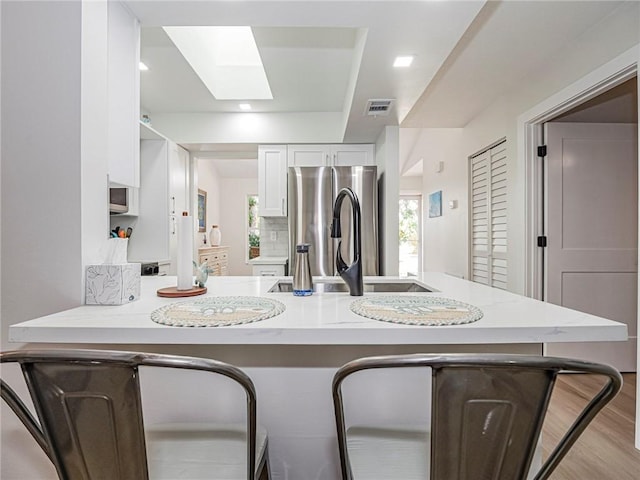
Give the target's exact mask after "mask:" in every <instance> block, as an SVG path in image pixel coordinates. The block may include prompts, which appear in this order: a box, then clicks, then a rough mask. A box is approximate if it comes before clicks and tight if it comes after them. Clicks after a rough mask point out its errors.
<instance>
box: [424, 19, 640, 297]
mask: <svg viewBox="0 0 640 480" xmlns="http://www.w3.org/2000/svg"><path fill="white" fill-rule="evenodd" d="M637 41H638V30H637V19H635V18H631V19H630V18H627V17H626V16H625V11H624V9H619V10H617V11H616V12H615V13H614V14H613V15H611V16H609V17H607V18H605V19H603V20H602V21H601V22H600V23H599V24H598V25H596V26H595V27H594V28H592V29H591V30H589V31H587V32H585V33H584V35H583V36H581V37H580V38H578V39H577V40H576V41H575V42H573V43H572V44H570V45H568V46H567V47H566V48H564V49H559V50H558V52H557V53H556V55H555V57H552V58H549V59H548V62H547V64H546V65H545V68H544V69H538V70H537V71H532V72H531V74H530V75H528V76H527V77H526V78H522V79H521V82H520V84H519V86H518V88H516V89H515V90H513V91H510V92H505V94H504V95H503V96H502V97H500V98H498V99H496V100H495V101H494V102H493V103H492V104H491V105H490V106H489V107H488V108H486V109H485V110H484V111H483V112H482V113H480V114H479V115H478V116H477V117H475V118H474V119H473V120H472V121H471V122H469V123H468V124H467V125H466V126H465V127H464V128H463V129H462V132H461V134H460V136H459V140H458V142H456V143H455V144H452V145H450V148H448V149H447V150H448V151H447V152H444V153H443V155H445V156H447V157H451V158H453V157H455V156H458V157H459V158H460V161H462V162H465V165H466V159H467V158H468V157H469V156H470V155H472V154H474V153H476V152H478V151H480V150H481V149H483V148H485V147H486V146H488V145H491V144H492V143H494V142H495V141H497V140H499V139H501V138H505V137H506V139H507V157H508V162H509V164H508V169H509V171H508V186H509V190H508V203H509V209H508V215H509V217H508V221H509V233H508V239H507V241H508V250H509V255H508V262H509V277H508V286H509V287H508V288H509V290H511V291H514V292H517V293H524V285H525V284H524V271H525V269H524V265H525V238H524V235H525V186H524V165H523V163H522V162H523V160H522V159H521V158H519V157H518V148H517V138H518V136H517V133H518V132H517V128H516V127H517V119H518V116H519V115H521V114H522V113H523V112H525V111H527V110H529V109H530V108H532V107H533V106H535V105H537V104H539V103H540V102H542V101H543V100H545V99H546V98H548V97H550V96H551V95H553V94H554V93H556V92H558V91H560V90H561V89H563V88H565V87H567V86H568V85H570V84H572V83H573V82H575V81H576V80H578V79H580V78H582V77H584V76H585V75H587V74H588V73H589V72H591V71H593V70H595V69H596V68H598V67H599V66H600V65H602V64H604V63H606V62H607V61H608V60H610V59H613V58H615V57H616V56H618V55H620V54H622V53H623V52H625V51H626V50H628V49H629V48H630V47H631V46H633V45H634V44H636V43H637ZM445 169H446V165H445ZM428 171H429V168H428V167H427V166H425V172H427V174H426V175H427V176H428ZM467 175H468V173H467V169H466V166H465V168H460V169H459V170H457V172H456V173H455V175H453V176H452V177H447V180H446V184H448V185H454V184H457V185H467ZM424 181H425V192H426V193H430V192H431V191H432V189H433V188H432V187H435V186H436V184H437V183H438V181H437V180H434V179H428V178H425V180H424ZM465 188H466V187H465ZM443 194H444V190H443ZM460 195H461V197H460V212H461V213H462V212H463V211H464V212H466V208H467V206H466V203H468V199H467V197H466V195H465V194H464V193H462V192H461V193H460ZM443 201H444V202H445V203H446V200H445V199H443ZM426 202H427V198H425V203H426ZM425 208H426V207H425ZM431 223H433V222H431ZM425 228H426V229H427V230H428V228H429V227H428V225H425ZM448 236H449V238H450V239H451V240H453V241H456V240H458V239H464V240H462V241H460V245H459V248H457V249H450V248H448V244H447V245H441V246H440V247H439V248H438V249H433V248H434V247H435V246H436V245H437V244H435V245H431V250H430V245H429V241H427V240H426V238H425V240H426V241H425V253H428V254H429V256H430V257H431V260H429V259H428V257H425V262H426V263H425V264H426V265H427V266H429V265H430V264H431V265H434V262H435V259H436V258H438V259H439V260H437V265H438V267H439V269H441V270H444V271H451V272H452V273H454V272H455V271H456V270H458V269H459V268H460V267H461V265H462V263H465V264H466V260H465V262H461V261H460V255H462V254H464V255H467V254H468V253H467V252H468V239H467V225H466V223H465V222H459V223H458V225H457V226H452V228H451V229H449V232H448ZM465 276H466V275H465Z"/></svg>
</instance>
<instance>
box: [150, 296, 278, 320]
mask: <svg viewBox="0 0 640 480" xmlns="http://www.w3.org/2000/svg"><path fill="white" fill-rule="evenodd" d="M284 310H285V306H284V304H282V303H281V302H278V301H277V300H271V299H268V298H262V297H235V296H234V297H202V298H198V299H195V300H188V301H184V302H177V303H172V304H170V305H165V306H164V307H160V308H158V309H157V310H154V311H153V312H151V320H153V321H154V322H156V323H160V324H162V325H169V326H172V327H225V326H229V325H241V324H243V323H252V322H258V321H260V320H265V319H267V318H271V317H275V316H276V315H279V314H281V313H282V312H284Z"/></svg>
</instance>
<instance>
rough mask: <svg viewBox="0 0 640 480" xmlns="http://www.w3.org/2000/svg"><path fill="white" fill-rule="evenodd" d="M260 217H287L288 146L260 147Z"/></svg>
mask: <svg viewBox="0 0 640 480" xmlns="http://www.w3.org/2000/svg"><path fill="white" fill-rule="evenodd" d="M258 198H259V204H258V215H259V216H261V217H286V216H287V146H286V145H260V146H259V147H258Z"/></svg>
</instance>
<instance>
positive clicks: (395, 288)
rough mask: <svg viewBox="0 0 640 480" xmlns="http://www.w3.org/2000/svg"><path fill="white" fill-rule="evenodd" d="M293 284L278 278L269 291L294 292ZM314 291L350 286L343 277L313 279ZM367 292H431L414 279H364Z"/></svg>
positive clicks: (333, 289) (346, 288)
mask: <svg viewBox="0 0 640 480" xmlns="http://www.w3.org/2000/svg"><path fill="white" fill-rule="evenodd" d="M292 291H293V284H292V281H291V280H278V282H276V283H275V284H274V285H273V287H271V288H270V289H269V290H268V293H279V292H292ZM313 291H314V292H316V293H333V292H338V293H341V292H348V291H349V288H348V287H347V284H346V283H344V282H343V281H342V279H340V278H337V279H335V280H333V279H322V280H315V279H314V281H313ZM364 291H365V292H391V293H402V292H431V291H433V290H430V289H429V288H427V287H425V286H424V285H420V284H419V283H417V282H415V281H413V280H386V281H380V282H377V281H370V280H369V281H367V280H365V281H364Z"/></svg>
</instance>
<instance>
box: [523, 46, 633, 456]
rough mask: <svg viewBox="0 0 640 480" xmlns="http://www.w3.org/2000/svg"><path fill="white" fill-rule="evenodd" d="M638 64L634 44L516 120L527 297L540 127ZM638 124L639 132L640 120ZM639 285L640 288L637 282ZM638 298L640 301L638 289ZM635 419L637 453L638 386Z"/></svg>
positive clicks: (537, 260)
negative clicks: (523, 218)
mask: <svg viewBox="0 0 640 480" xmlns="http://www.w3.org/2000/svg"><path fill="white" fill-rule="evenodd" d="M639 61H640V45H636V46H634V47H632V48H630V49H629V50H627V51H625V52H624V53H622V54H620V55H619V56H617V57H616V58H614V59H613V60H611V61H609V62H607V63H605V64H604V65H602V66H601V67H599V68H597V69H596V70H594V71H592V72H591V73H589V74H587V75H585V76H584V77H582V78H581V79H579V80H578V81H576V82H574V83H572V84H571V85H569V86H568V87H566V88H564V89H563V90H560V91H559V92H557V93H556V94H554V95H552V96H550V97H549V98H547V99H546V100H544V101H542V102H541V103H539V104H537V105H536V106H534V107H533V108H531V109H529V110H528V111H526V112H524V113H523V114H521V115H520V116H519V117H518V120H517V141H516V154H517V161H518V166H519V167H520V168H519V169H518V174H517V175H518V177H517V180H518V184H519V185H523V186H524V199H523V201H524V207H525V212H524V214H525V228H524V235H525V238H524V247H525V263H524V268H523V274H524V279H523V280H524V290H525V292H524V293H525V295H527V296H530V297H533V298H537V299H541V298H542V293H543V292H542V278H543V277H542V275H543V255H542V252H541V250H542V249H541V248H539V247H538V246H537V241H536V237H537V236H538V235H540V234H541V232H543V229H542V227H543V220H544V217H543V213H544V212H543V202H542V200H543V195H544V185H543V180H542V178H543V177H542V176H541V173H542V172H541V168H542V166H541V164H542V162H540V161H539V160H538V156H537V147H538V145H540V143H539V141H540V139H541V138H542V124H543V123H544V122H546V121H549V120H551V119H552V118H554V117H556V116H558V115H560V114H562V113H565V112H567V111H568V110H570V109H572V108H573V107H576V106H578V105H580V104H581V103H584V102H586V101H588V100H590V99H592V98H594V97H596V96H598V95H600V94H601V93H604V92H606V91H607V90H609V89H611V88H613V87H615V86H617V85H620V84H621V83H623V82H625V81H627V80H629V79H631V78H633V77H634V76H639V75H638V62H639ZM638 90H639V91H638V97H639V98H640V82H638ZM639 103H640V101H639ZM639 108H640V105H639ZM639 114H640V113H639ZM638 124H639V129H640V119H639V122H638ZM639 137H640V135H639ZM639 157H640V154H639ZM639 161H640V158H639ZM639 172H640V170H639ZM639 197H640V194H639ZM638 204H639V205H640V198H639V199H638ZM639 242H640V240H639ZM639 276H640V270H639ZM638 284H639V285H640V281H639V283H638ZM638 298H639V299H640V290H639V293H638ZM639 312H640V309H639ZM639 323H640V322H639ZM637 351H638V352H640V336H638V347H637ZM638 362H639V364H638V370H640V355H639V356H638ZM635 420H636V432H635V448H637V449H639V450H640V421H638V420H640V384H638V385H637V386H636V415H635Z"/></svg>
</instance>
